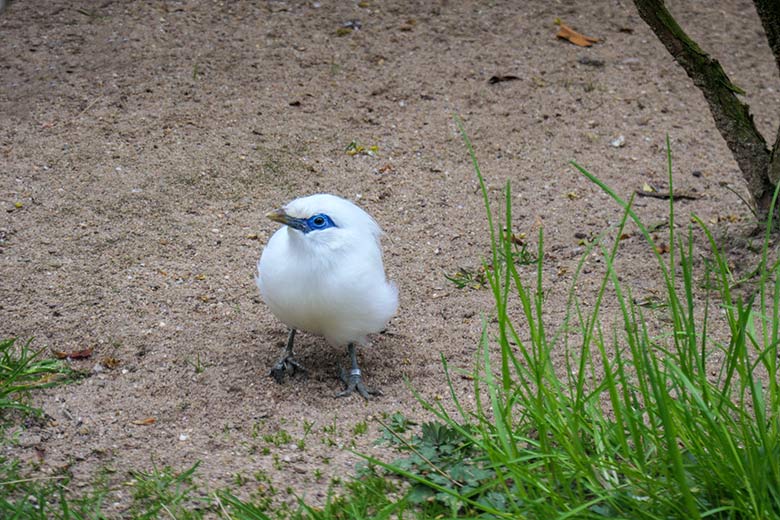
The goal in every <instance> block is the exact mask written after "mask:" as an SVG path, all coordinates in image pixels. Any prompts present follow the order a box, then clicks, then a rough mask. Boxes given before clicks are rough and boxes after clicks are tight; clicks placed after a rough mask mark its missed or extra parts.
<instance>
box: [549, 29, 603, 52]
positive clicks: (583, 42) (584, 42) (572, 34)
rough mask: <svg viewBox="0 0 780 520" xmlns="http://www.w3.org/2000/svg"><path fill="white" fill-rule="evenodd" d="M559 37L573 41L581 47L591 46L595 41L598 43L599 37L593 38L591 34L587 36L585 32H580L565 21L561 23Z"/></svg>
mask: <svg viewBox="0 0 780 520" xmlns="http://www.w3.org/2000/svg"><path fill="white" fill-rule="evenodd" d="M555 36H557V37H558V38H561V39H564V40H568V41H569V42H571V43H573V44H574V45H579V46H580V47H590V46H591V45H593V44H594V43H598V41H599V39H598V38H591V37H590V36H585V35H583V34H580V33H578V32H577V31H575V30H574V29H572V28H571V27H569V26H568V25H566V24H565V23H561V24H560V28H559V29H558V34H556V35H555Z"/></svg>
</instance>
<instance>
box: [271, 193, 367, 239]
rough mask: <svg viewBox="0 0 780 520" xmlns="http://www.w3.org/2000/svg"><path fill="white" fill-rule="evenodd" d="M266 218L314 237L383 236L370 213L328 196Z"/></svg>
mask: <svg viewBox="0 0 780 520" xmlns="http://www.w3.org/2000/svg"><path fill="white" fill-rule="evenodd" d="M266 217H268V218H269V219H271V220H273V221H275V222H280V223H282V224H284V225H285V226H288V227H289V228H290V229H294V230H297V231H299V232H300V233H302V234H303V235H305V236H310V237H314V236H323V235H325V234H334V233H337V232H339V231H349V232H350V233H357V234H366V235H370V236H373V237H378V236H379V234H380V233H381V231H380V229H379V226H378V225H377V223H376V222H375V221H374V219H372V218H371V216H370V215H369V214H368V213H366V212H365V211H363V210H362V209H360V208H359V207H357V206H356V205H355V204H353V203H351V202H350V201H348V200H345V199H342V198H340V197H336V196H335V195H328V194H324V193H320V194H317V195H310V196H308V197H301V198H299V199H295V200H293V201H292V202H290V203H288V204H287V205H286V206H284V207H283V208H279V209H277V210H274V211H271V212H270V213H268V214H267V215H266Z"/></svg>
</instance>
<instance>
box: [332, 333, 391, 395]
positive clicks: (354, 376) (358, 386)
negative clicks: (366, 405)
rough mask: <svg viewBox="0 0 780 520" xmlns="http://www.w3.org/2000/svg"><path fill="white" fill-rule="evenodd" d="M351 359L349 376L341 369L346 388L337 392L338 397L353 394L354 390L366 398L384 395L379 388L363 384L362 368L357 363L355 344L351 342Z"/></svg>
mask: <svg viewBox="0 0 780 520" xmlns="http://www.w3.org/2000/svg"><path fill="white" fill-rule="evenodd" d="M347 348H348V349H349V359H350V361H351V362H352V369H351V370H350V371H349V377H347V374H345V373H344V370H343V369H342V370H341V381H342V382H343V383H344V384H345V385H346V387H347V388H346V389H345V390H344V391H343V392H339V393H338V394H336V397H346V396H348V395H351V394H352V392H354V391H355V390H357V392H358V393H359V394H360V395H362V396H363V397H364V398H366V399H371V396H372V395H382V392H380V391H379V390H374V389H371V388H368V387H367V386H366V385H364V384H363V378H362V377H360V368H359V367H358V364H357V353H356V352H355V344H354V343H350V344H349V347H347Z"/></svg>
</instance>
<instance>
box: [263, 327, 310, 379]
mask: <svg viewBox="0 0 780 520" xmlns="http://www.w3.org/2000/svg"><path fill="white" fill-rule="evenodd" d="M294 339H295V329H290V335H289V336H287V345H285V347H284V354H283V355H282V357H281V358H279V361H277V362H276V364H275V365H274V366H273V367H271V372H270V373H269V374H268V375H269V376H271V377H273V378H274V379H275V380H276V382H277V383H281V382H282V381H283V380H284V374H285V373H287V372H289V373H290V375H293V374H295V373H296V372H301V373H303V374H304V375H305V374H306V369H305V368H303V365H301V364H300V363H298V362H297V361H296V360H295V357H294V353H293V340H294Z"/></svg>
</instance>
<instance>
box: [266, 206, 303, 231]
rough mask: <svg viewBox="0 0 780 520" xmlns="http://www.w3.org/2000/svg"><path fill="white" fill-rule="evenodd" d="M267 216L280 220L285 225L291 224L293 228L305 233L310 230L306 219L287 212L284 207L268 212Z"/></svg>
mask: <svg viewBox="0 0 780 520" xmlns="http://www.w3.org/2000/svg"><path fill="white" fill-rule="evenodd" d="M265 216H266V217H267V218H269V219H271V220H273V221H274V222H279V223H280V224H284V225H285V226H290V227H291V228H293V229H297V230H298V231H302V232H304V233H305V232H306V231H308V228H307V224H306V221H305V220H304V219H302V218H296V217H293V216H290V215H288V214H287V212H286V211H284V208H279V209H275V210H273V211H271V212H269V213H266V214H265Z"/></svg>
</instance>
